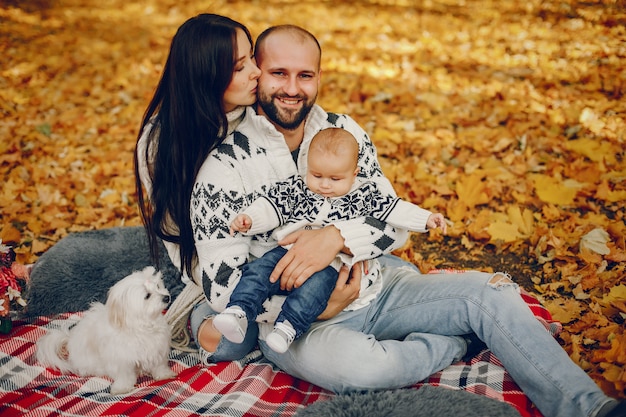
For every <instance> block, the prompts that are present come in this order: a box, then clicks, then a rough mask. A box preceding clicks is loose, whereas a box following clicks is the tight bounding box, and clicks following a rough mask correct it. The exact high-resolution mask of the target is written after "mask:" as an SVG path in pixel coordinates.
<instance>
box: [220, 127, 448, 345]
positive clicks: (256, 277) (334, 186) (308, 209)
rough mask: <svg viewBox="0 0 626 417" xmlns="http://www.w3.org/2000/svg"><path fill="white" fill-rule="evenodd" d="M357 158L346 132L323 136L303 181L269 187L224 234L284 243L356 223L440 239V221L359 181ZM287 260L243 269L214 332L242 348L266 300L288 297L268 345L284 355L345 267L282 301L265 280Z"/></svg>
mask: <svg viewBox="0 0 626 417" xmlns="http://www.w3.org/2000/svg"><path fill="white" fill-rule="evenodd" d="M358 156H359V147H358V143H357V141H356V139H355V138H354V137H353V136H352V135H351V134H350V132H348V131H346V130H343V129H339V128H330V129H325V130H321V131H320V132H318V133H317V135H315V137H314V138H313V139H312V141H311V145H310V147H309V154H308V156H307V173H306V179H305V180H303V179H302V178H301V177H300V176H298V175H295V176H292V177H290V178H289V179H287V180H285V181H281V182H278V183H276V184H274V185H273V186H272V187H271V188H270V189H269V191H268V192H267V194H266V195H264V196H262V197H259V198H258V199H257V200H255V201H254V202H253V203H252V204H251V205H250V206H249V207H248V208H247V209H245V210H244V211H243V212H242V213H240V214H239V215H237V216H236V217H235V219H234V220H233V221H232V223H231V225H230V233H231V234H234V233H235V232H240V233H244V234H248V235H254V234H258V233H265V232H268V231H270V230H274V229H276V228H277V227H279V226H280V228H279V229H277V230H276V231H275V233H276V232H278V231H280V234H281V235H282V236H286V235H287V234H289V233H291V232H294V231H296V230H299V229H302V228H322V227H324V226H326V225H329V224H332V223H334V222H337V221H342V220H347V219H352V218H355V217H361V216H368V217H374V218H376V219H378V220H381V221H384V222H386V223H387V224H390V225H392V226H394V227H400V228H404V229H408V230H411V231H416V232H425V231H426V230H427V229H432V228H436V227H439V228H441V230H442V231H443V233H445V232H446V222H445V218H444V216H443V215H442V214H439V213H431V212H430V211H428V210H424V209H422V208H420V207H419V206H417V205H415V204H412V203H409V202H406V201H403V200H401V199H399V198H398V197H394V196H392V195H387V194H383V193H381V192H380V191H379V189H378V187H377V185H376V184H375V183H374V182H371V181H362V180H361V179H359V178H358V177H357V174H358V172H359V168H358V166H357V163H358ZM277 240H280V239H277ZM286 252H287V249H286V248H284V247H281V246H279V247H277V248H274V249H272V250H271V251H269V252H267V253H266V254H265V255H263V256H262V257H261V258H258V259H256V260H253V261H251V262H248V263H247V264H245V265H244V266H243V267H242V275H241V278H240V280H239V283H238V284H237V286H236V287H235V290H234V291H233V293H232V294H231V297H230V301H229V303H228V305H227V308H226V309H225V310H224V311H223V312H222V313H220V314H219V315H217V316H216V317H215V318H214V320H213V325H214V326H215V328H216V329H218V330H219V331H220V332H221V333H222V334H223V335H224V337H226V338H227V339H228V340H230V341H232V342H235V343H241V342H242V341H243V339H244V336H245V334H246V330H247V328H248V320H251V321H254V320H255V319H256V316H257V315H258V314H259V313H260V312H261V306H262V303H263V302H264V301H265V299H267V298H269V297H270V296H272V295H276V294H286V295H287V297H286V299H285V302H284V304H283V307H282V310H281V313H280V314H279V316H278V318H277V319H276V323H275V325H274V330H273V331H272V332H271V333H270V334H269V335H268V336H267V338H266V343H267V344H268V346H269V347H270V348H271V349H273V350H274V351H276V352H279V353H283V352H285V351H287V349H288V348H289V346H290V345H291V343H292V342H293V341H294V340H295V339H296V338H298V337H300V336H301V335H302V334H303V333H305V332H306V331H307V330H308V329H309V327H310V326H311V324H312V323H313V322H314V321H315V320H316V319H317V317H318V316H319V315H320V314H321V313H322V312H323V311H324V309H325V308H326V306H327V303H328V298H329V297H330V294H331V293H332V291H333V289H334V288H335V284H336V281H337V276H338V270H339V268H340V267H341V264H342V263H343V261H342V260H341V258H337V259H336V261H335V262H334V263H333V264H331V266H328V267H326V268H325V269H323V270H322V271H319V272H317V273H315V274H313V275H312V276H311V277H310V278H309V279H308V280H306V281H305V282H304V283H303V284H302V285H301V286H299V287H297V288H294V289H293V290H292V291H290V292H288V293H287V292H286V291H284V290H281V289H280V281H278V282H275V283H272V282H270V280H269V276H270V273H271V272H272V271H273V269H274V267H275V265H276V263H277V262H278V261H279V260H280V259H281V258H282V256H283V255H284V254H285V253H286Z"/></svg>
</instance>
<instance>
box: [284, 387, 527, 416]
mask: <svg viewBox="0 0 626 417" xmlns="http://www.w3.org/2000/svg"><path fill="white" fill-rule="evenodd" d="M327 416H332V417H452V416H463V417H486V416H489V417H519V413H518V412H517V410H515V408H513V407H512V406H510V405H509V404H506V403H504V402H500V401H497V400H494V399H491V398H487V397H484V396H482V395H476V394H471V393H469V392H466V391H456V390H452V389H447V388H441V387H433V386H430V385H425V386H423V387H421V388H420V389H418V390H415V389H404V390H391V391H373V392H367V393H361V394H345V395H337V396H335V397H333V398H331V399H330V400H327V401H317V402H315V403H313V404H311V405H310V406H308V407H306V408H303V409H301V410H300V411H299V412H297V413H296V415H295V417H327Z"/></svg>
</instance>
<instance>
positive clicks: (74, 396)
mask: <svg viewBox="0 0 626 417" xmlns="http://www.w3.org/2000/svg"><path fill="white" fill-rule="evenodd" d="M522 297H524V300H525V301H526V302H527V303H528V305H529V307H530V309H531V310H532V311H533V313H534V314H535V316H537V318H538V319H540V320H541V321H542V322H543V323H544V324H545V325H546V328H547V329H548V330H549V331H551V332H552V333H553V334H556V333H558V331H560V326H559V324H558V323H554V322H553V321H552V320H551V316H550V314H549V313H548V311H547V310H546V309H545V308H544V307H542V306H541V305H540V304H539V302H538V301H537V300H536V299H534V298H532V297H530V296H529V295H526V294H522ZM79 317H80V315H79V314H74V315H71V314H63V315H60V316H56V317H38V318H35V319H31V320H27V321H18V322H16V323H14V326H15V328H14V329H13V331H12V333H11V334H10V335H2V336H0V415H2V416H3V417H12V416H23V415H26V416H36V417H44V416H78V415H80V416H119V415H124V416H131V415H133V416H134V415H136V416H155V417H156V416H176V417H184V416H195V415H198V414H203V415H209V416H220V417H221V416H224V417H233V416H240V417H270V416H271V417H287V416H292V415H293V414H295V413H296V411H297V410H298V409H299V408H302V407H304V406H306V405H307V404H311V403H313V402H315V401H317V400H324V399H328V398H330V397H331V396H332V395H333V394H332V393H330V392H329V391H326V390H323V389H321V388H319V387H317V386H315V385H312V384H309V383H307V382H305V381H302V380H299V379H296V378H293V377H291V376H290V375H288V374H286V373H284V372H281V371H279V370H278V369H276V368H275V367H273V366H272V365H271V364H269V363H267V362H265V361H264V360H263V358H262V355H261V354H260V352H259V351H254V352H252V353H251V354H250V355H248V357H246V358H245V359H244V360H242V361H238V362H225V363H220V364H216V365H214V366H211V367H208V368H206V367H202V366H200V365H199V364H198V362H199V358H198V355H197V354H195V353H188V352H181V351H177V350H173V351H172V352H171V354H170V365H171V367H172V368H173V369H174V371H175V372H176V373H178V376H177V377H176V378H175V379H171V380H165V381H154V380H152V379H151V378H149V377H141V378H140V379H139V380H138V382H137V387H136V389H135V390H134V391H133V392H131V393H130V394H127V395H124V396H112V395H110V394H108V389H109V386H110V383H111V381H110V380H108V379H107V378H100V377H92V378H83V377H77V376H74V375H61V374H60V373H59V372H57V371H54V370H50V369H45V368H43V367H41V366H40V365H39V364H38V363H37V362H36V361H35V342H36V341H37V339H38V338H39V337H41V336H42V335H43V334H44V333H45V332H46V327H47V326H50V325H56V324H58V323H55V322H56V321H57V320H77V319H78V318H79ZM424 384H431V385H439V386H442V387H450V388H453V389H464V390H467V391H470V392H474V393H476V394H481V395H486V396H488V397H491V398H495V399H498V400H501V401H506V402H507V403H510V404H512V405H513V406H514V407H516V408H517V410H518V411H519V412H520V414H521V415H522V416H523V417H541V414H540V413H539V411H538V410H537V409H535V408H534V406H533V405H532V403H531V402H530V400H529V399H528V398H527V397H526V396H525V395H524V394H523V393H522V391H521V390H520V389H519V387H518V386H517V385H516V384H515V382H513V380H512V379H511V377H510V376H509V374H508V373H507V372H506V371H505V370H504V368H502V365H501V364H500V362H499V361H498V359H497V358H495V357H494V356H493V355H492V354H491V352H489V351H484V352H483V353H481V354H480V355H478V356H477V357H476V358H474V359H472V361H471V362H470V363H463V362H459V363H456V364H453V365H451V366H449V367H448V368H446V369H444V370H443V371H441V372H438V373H436V374H434V375H432V376H431V377H430V378H429V379H428V380H427V381H424V382H422V383H420V384H417V385H416V386H415V387H416V388H419V387H420V386H422V385H424Z"/></svg>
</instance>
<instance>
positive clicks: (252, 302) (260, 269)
mask: <svg viewBox="0 0 626 417" xmlns="http://www.w3.org/2000/svg"><path fill="white" fill-rule="evenodd" d="M285 253H287V249H285V248H283V247H281V246H278V247H276V248H274V249H272V250H271V251H269V252H266V253H265V254H264V255H263V256H262V257H260V258H258V259H255V260H253V261H252V262H248V263H247V264H245V265H244V266H243V267H242V269H241V279H240V280H239V283H238V284H237V286H236V287H235V290H234V291H233V293H232V294H231V296H230V302H229V303H228V306H227V307H232V306H239V307H241V309H242V310H243V311H245V313H246V317H247V318H248V321H249V322H254V321H255V320H256V317H257V315H258V314H259V313H261V309H262V305H263V302H264V301H265V300H266V299H268V298H269V297H271V296H272V295H286V296H287V297H286V299H285V302H284V304H283V307H282V310H281V312H280V314H279V315H278V318H277V319H276V322H277V323H280V322H283V321H285V320H288V321H289V323H290V324H291V325H292V326H293V328H294V329H295V331H296V338H298V337H300V336H302V334H303V333H304V332H306V331H307V330H309V327H311V324H312V323H313V322H314V321H315V320H317V317H318V316H319V315H320V314H321V313H322V312H323V311H324V309H326V306H327V305H328V298H329V297H330V294H331V293H332V292H333V290H334V289H335V285H336V284H337V274H338V273H337V271H336V270H335V269H334V268H332V267H330V266H329V267H326V268H325V269H323V270H321V271H319V272H316V273H315V274H313V275H311V277H310V278H309V279H307V280H306V281H305V282H304V284H302V285H301V286H300V287H298V288H294V289H293V290H292V291H285V290H281V289H280V281H277V282H270V280H269V276H270V274H271V273H272V271H273V270H274V267H276V264H277V263H278V261H280V259H281V258H282V257H283V256H284V255H285Z"/></svg>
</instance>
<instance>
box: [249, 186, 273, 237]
mask: <svg viewBox="0 0 626 417" xmlns="http://www.w3.org/2000/svg"><path fill="white" fill-rule="evenodd" d="M243 214H247V215H248V216H249V217H250V218H251V219H252V226H250V230H248V231H247V232H246V233H244V234H245V235H248V236H251V235H256V234H259V233H265V232H269V231H272V230H274V229H275V228H277V227H278V226H280V225H281V223H280V218H279V216H278V212H277V211H276V208H275V206H274V204H272V202H271V201H270V200H269V199H268V198H267V197H266V196H261V197H259V198H257V199H256V200H254V202H252V204H250V206H248V208H246V209H245V210H244V211H243Z"/></svg>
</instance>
